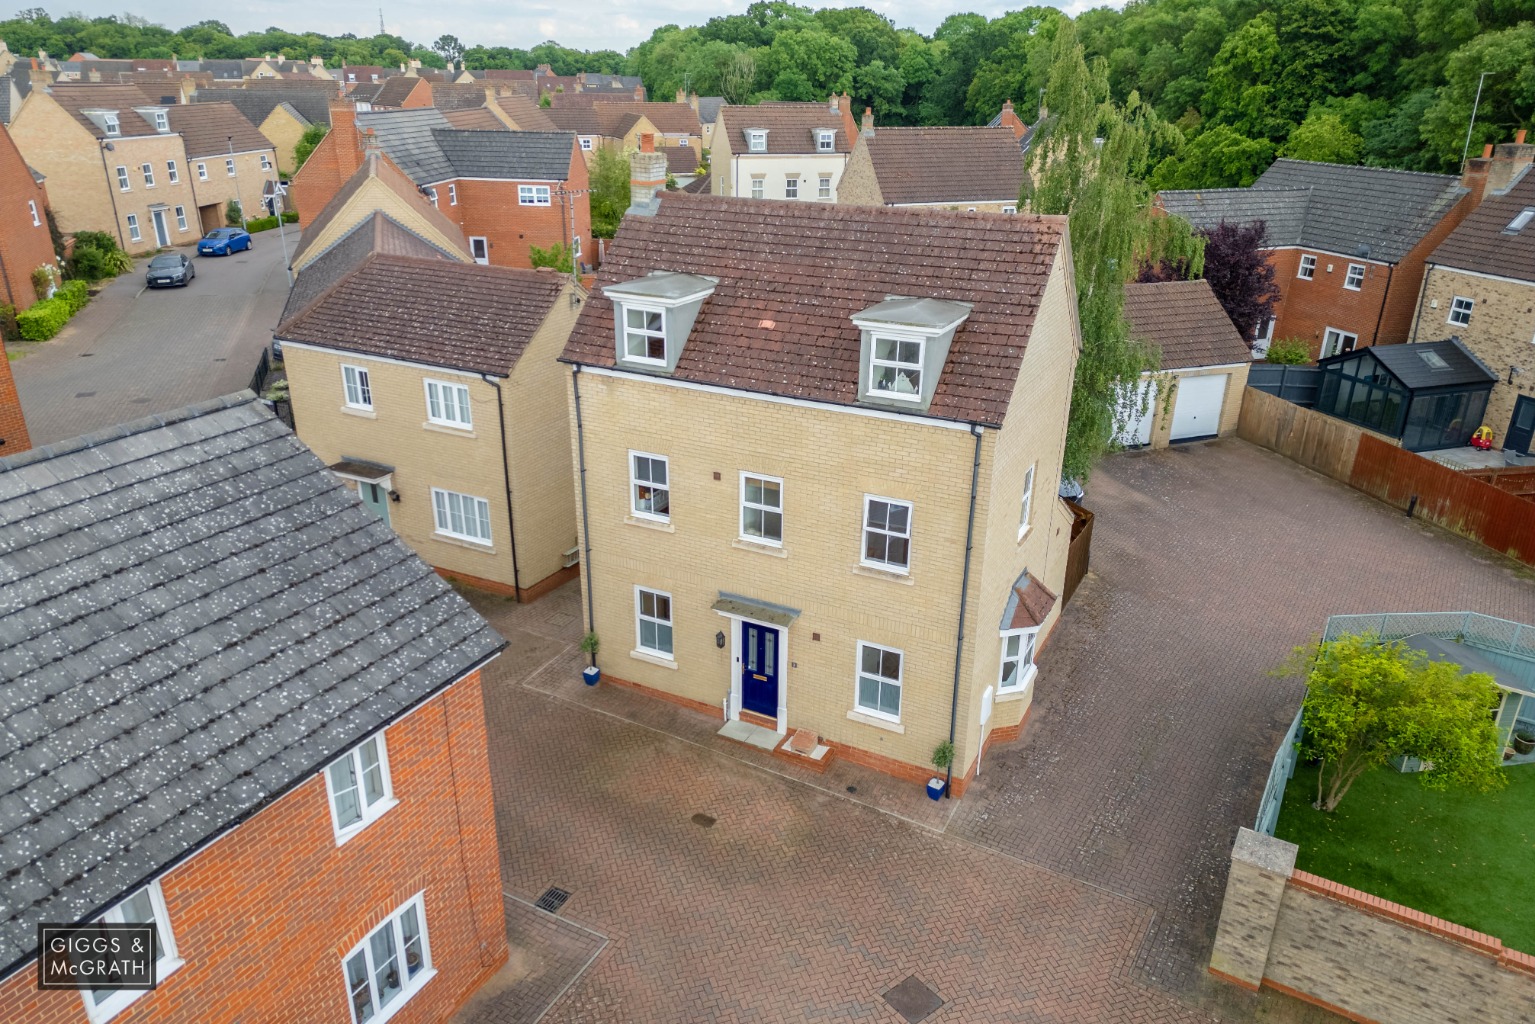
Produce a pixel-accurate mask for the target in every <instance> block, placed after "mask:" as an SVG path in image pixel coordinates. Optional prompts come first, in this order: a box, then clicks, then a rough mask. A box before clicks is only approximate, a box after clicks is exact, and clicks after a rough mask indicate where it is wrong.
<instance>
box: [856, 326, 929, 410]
mask: <svg viewBox="0 0 1535 1024" xmlns="http://www.w3.org/2000/svg"><path fill="white" fill-rule="evenodd" d="M881 341H893V342H895V346H896V358H895V359H881V358H880V357H879V343H880V342H881ZM908 343H910V344H914V345H916V346H917V361H916V362H915V363H912V362H906V361H903V360H902V359H900V354H901V346H902V345H903V344H908ZM926 359H927V339H926V338H923V337H920V336H915V335H910V334H897V333H894V332H880V333H873V332H870V336H869V390H868V396H869V397H870V398H894V399H897V400H899V401H902V402H920V401H922V377H923V375H924V374H925V373H926V372H927V367H926V365H925V364H926ZM880 367H888V368H890V369H891V370H893V371H894V374H895V376H894V377H892V378H891V379H892V381H893V380H895V379H897V378H899V376H900V372H901V370H903V369H907V370H909V369H912V368H915V369H916V371H917V388H916V390H915V391H913V392H912V393H911V394H907V393H905V392H903V391H897V390H896V389H895V388H880V387H876V386H875V383H874V378H875V371H876V370H877V369H878V368H880Z"/></svg>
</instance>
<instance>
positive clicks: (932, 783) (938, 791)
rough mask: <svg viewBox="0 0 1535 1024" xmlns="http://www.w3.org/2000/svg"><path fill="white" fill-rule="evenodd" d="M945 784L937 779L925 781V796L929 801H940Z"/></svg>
mask: <svg viewBox="0 0 1535 1024" xmlns="http://www.w3.org/2000/svg"><path fill="white" fill-rule="evenodd" d="M945 785H946V783H945V782H944V781H943V780H942V779H939V778H932V779H928V780H927V796H928V799H929V800H942V799H943V791H944V787H945Z"/></svg>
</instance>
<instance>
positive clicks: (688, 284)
mask: <svg viewBox="0 0 1535 1024" xmlns="http://www.w3.org/2000/svg"><path fill="white" fill-rule="evenodd" d="M719 283H720V279H719V278H717V277H705V276H703V275H701V274H678V273H673V272H671V271H665V270H658V271H654V272H652V273H650V274H647V275H646V276H644V277H640V278H636V279H635V280H633V281H622V282H620V283H618V284H613V285H608V286H607V287H606V288H604V289H603V290H602V294H604V295H606V296H607V297H608V298H610V299H619V300H622V299H631V300H638V301H641V302H648V303H652V304H654V305H658V306H678V305H682V304H683V303H685V302H696V301H700V300H702V299H705V298H708V297H709V295H711V294H713V292H714V288H715V286H716V285H718V284H719Z"/></svg>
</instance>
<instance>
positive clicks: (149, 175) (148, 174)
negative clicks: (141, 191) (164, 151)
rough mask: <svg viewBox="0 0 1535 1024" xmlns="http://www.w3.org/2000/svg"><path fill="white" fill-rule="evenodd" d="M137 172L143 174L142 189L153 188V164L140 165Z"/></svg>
mask: <svg viewBox="0 0 1535 1024" xmlns="http://www.w3.org/2000/svg"><path fill="white" fill-rule="evenodd" d="M139 170H141V171H143V172H144V187H145V188H154V187H155V167H154V164H140V165H139Z"/></svg>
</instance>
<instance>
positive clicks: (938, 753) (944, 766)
mask: <svg viewBox="0 0 1535 1024" xmlns="http://www.w3.org/2000/svg"><path fill="white" fill-rule="evenodd" d="M953 763H954V744H952V743H950V742H949V741H948V740H944V741H943V742H942V743H940V744H938V746H937V748H936V749H934V751H933V767H934V768H937V769H938V770H939V771H941V772H947V771H948V770H949V766H950V765H952V764H953ZM948 785H949V784H948V783H947V782H946V781H944V779H943V778H942V777H939V776H934V777H933V778H931V779H928V780H927V795H928V797H929V798H930V799H933V800H937V799H939V798H940V797H942V796H943V791H944V790H945V789H947V788H948Z"/></svg>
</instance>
